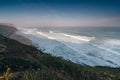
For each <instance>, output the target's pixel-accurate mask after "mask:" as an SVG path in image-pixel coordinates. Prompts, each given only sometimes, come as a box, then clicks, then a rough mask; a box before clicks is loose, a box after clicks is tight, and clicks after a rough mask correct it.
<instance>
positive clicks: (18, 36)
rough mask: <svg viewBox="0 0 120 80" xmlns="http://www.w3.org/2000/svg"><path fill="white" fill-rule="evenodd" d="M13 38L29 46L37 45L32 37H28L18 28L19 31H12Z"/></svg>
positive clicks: (11, 36)
mask: <svg viewBox="0 0 120 80" xmlns="http://www.w3.org/2000/svg"><path fill="white" fill-rule="evenodd" d="M9 37H10V38H11V39H14V40H16V41H18V42H20V43H23V44H25V45H29V46H35V47H36V44H35V43H33V42H32V41H31V40H30V39H28V38H27V37H25V36H24V34H22V33H21V32H20V31H19V30H18V29H17V31H15V32H14V33H12V34H11V35H10V36H9Z"/></svg>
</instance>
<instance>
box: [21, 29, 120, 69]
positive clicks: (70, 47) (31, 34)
mask: <svg viewBox="0 0 120 80" xmlns="http://www.w3.org/2000/svg"><path fill="white" fill-rule="evenodd" d="M21 31H22V32H23V33H24V34H26V35H27V36H28V38H29V39H31V40H32V41H34V42H36V43H38V44H39V48H40V49H41V48H44V49H45V52H47V53H50V54H52V55H55V56H61V57H63V58H64V59H69V60H71V61H73V62H76V63H80V64H82V63H83V64H87V65H90V66H96V65H97V66H111V67H119V66H120V59H119V58H120V55H119V52H116V51H114V50H111V49H108V48H106V47H103V46H101V45H98V44H95V43H92V42H91V41H95V40H96V39H95V38H94V37H89V36H82V35H73V34H72V35H71V34H66V33H56V32H53V31H49V32H42V31H38V30H37V29H36V28H34V29H27V28H22V29H21ZM103 44H104V43H103Z"/></svg>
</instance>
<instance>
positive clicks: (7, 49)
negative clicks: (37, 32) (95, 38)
mask: <svg viewBox="0 0 120 80" xmlns="http://www.w3.org/2000/svg"><path fill="white" fill-rule="evenodd" d="M0 45H1V46H0V50H1V51H0V75H1V77H0V80H120V68H109V67H90V66H87V65H79V64H75V63H72V62H71V61H66V60H63V59H62V58H60V57H53V56H51V55H49V54H47V53H43V52H41V51H39V50H37V49H36V48H35V47H32V46H27V45H24V44H21V43H19V42H17V41H15V40H11V39H9V38H6V37H4V36H2V35H0Z"/></svg>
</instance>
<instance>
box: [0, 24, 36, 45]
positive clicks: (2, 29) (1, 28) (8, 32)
mask: <svg viewBox="0 0 120 80" xmlns="http://www.w3.org/2000/svg"><path fill="white" fill-rule="evenodd" d="M16 31H18V30H17V29H16V28H15V27H13V25H8V24H0V34H1V35H3V36H5V37H8V38H11V39H14V40H17V41H19V42H21V43H23V44H26V45H32V46H34V44H33V43H32V41H31V40H29V39H27V38H26V37H24V36H22V35H19V34H16V33H15V32H16Z"/></svg>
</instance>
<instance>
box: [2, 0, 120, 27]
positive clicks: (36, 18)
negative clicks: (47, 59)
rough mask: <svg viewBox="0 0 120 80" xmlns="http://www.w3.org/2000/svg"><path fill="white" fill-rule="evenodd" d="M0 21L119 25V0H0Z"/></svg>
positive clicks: (48, 24)
mask: <svg viewBox="0 0 120 80" xmlns="http://www.w3.org/2000/svg"><path fill="white" fill-rule="evenodd" d="M0 22H1V23H14V24H17V25H39V26H120V0H0Z"/></svg>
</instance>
